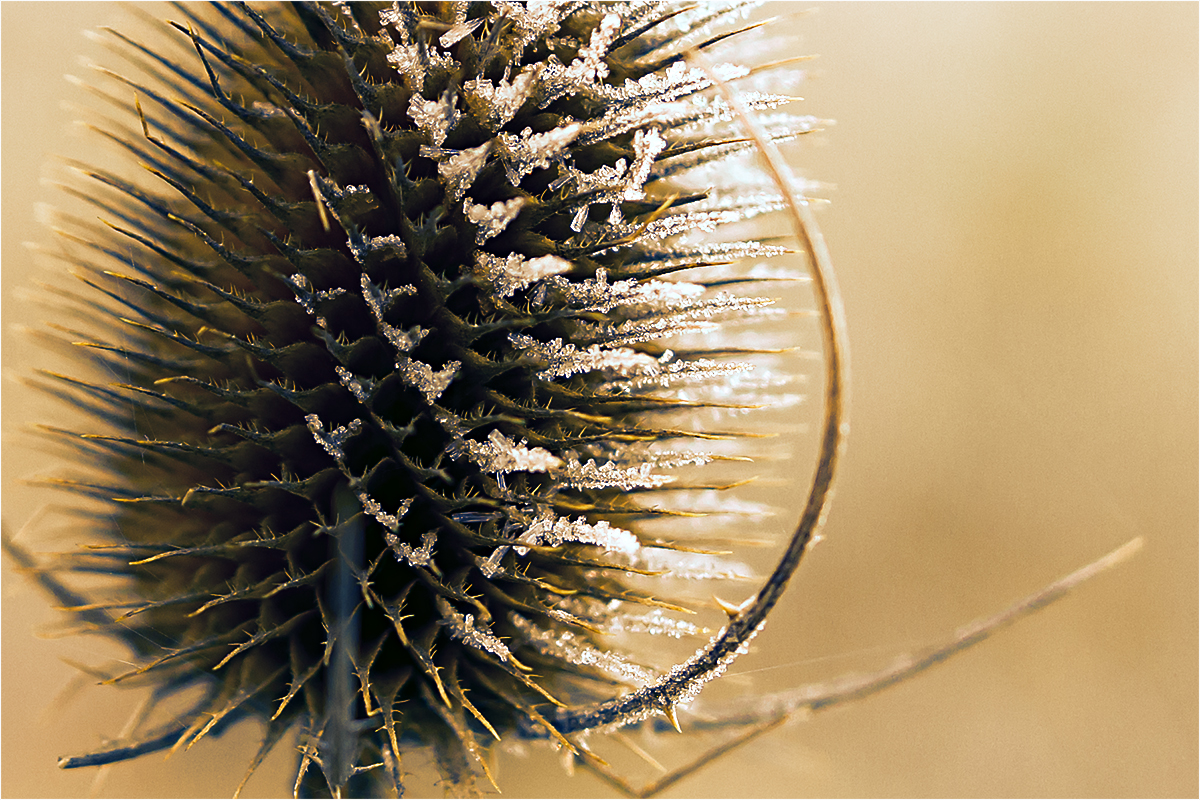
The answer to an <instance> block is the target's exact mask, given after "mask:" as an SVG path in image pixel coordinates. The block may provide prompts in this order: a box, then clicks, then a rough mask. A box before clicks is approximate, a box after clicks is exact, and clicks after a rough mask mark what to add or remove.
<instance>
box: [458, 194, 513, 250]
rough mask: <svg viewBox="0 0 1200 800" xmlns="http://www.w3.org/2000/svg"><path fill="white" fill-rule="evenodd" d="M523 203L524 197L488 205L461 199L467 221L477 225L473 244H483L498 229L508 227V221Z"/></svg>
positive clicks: (496, 232)
mask: <svg viewBox="0 0 1200 800" xmlns="http://www.w3.org/2000/svg"><path fill="white" fill-rule="evenodd" d="M524 205H525V198H524V197H514V198H512V199H511V200H500V201H497V202H495V203H492V204H491V205H490V206H485V205H482V204H476V203H474V202H472V201H471V198H469V197H468V198H467V199H465V200H464V201H463V213H464V214H466V215H467V221H469V222H471V223H474V224H475V225H478V226H479V227H478V228H477V229H476V231H475V244H483V243H484V242H486V241H487V240H488V239H491V238H492V237H493V236H495V235H496V234H498V233H500V231H502V230H504V229H505V228H507V227H508V223H510V222H512V221H513V220H514V219H516V218H517V214H519V213H521V208H522V207H523V206H524Z"/></svg>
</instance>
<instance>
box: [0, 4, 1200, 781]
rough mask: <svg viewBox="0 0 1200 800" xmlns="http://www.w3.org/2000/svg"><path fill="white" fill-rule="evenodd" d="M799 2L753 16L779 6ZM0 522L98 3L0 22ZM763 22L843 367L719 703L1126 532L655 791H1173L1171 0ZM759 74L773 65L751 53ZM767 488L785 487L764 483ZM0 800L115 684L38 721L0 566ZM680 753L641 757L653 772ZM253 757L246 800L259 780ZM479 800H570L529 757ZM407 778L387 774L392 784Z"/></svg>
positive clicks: (1178, 718)
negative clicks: (811, 205) (836, 705)
mask: <svg viewBox="0 0 1200 800" xmlns="http://www.w3.org/2000/svg"><path fill="white" fill-rule="evenodd" d="M806 7H807V4H788V5H786V6H781V5H780V4H776V6H775V7H773V8H772V9H771V10H772V11H774V12H776V13H782V14H785V15H792V14H795V13H796V12H799V11H801V10H802V9H804V8H806ZM0 13H2V35H3V69H2V74H3V206H4V208H3V212H4V220H3V234H4V235H3V271H2V278H3V302H4V306H3V324H4V340H3V347H4V350H3V368H4V373H5V374H4V386H3V391H4V394H3V401H4V406H3V410H4V417H3V423H4V436H5V438H4V440H3V458H4V463H3V482H4V483H3V490H4V495H3V499H4V519H5V522H6V524H7V525H9V526H10V527H12V528H14V529H15V528H19V527H20V526H21V525H22V524H24V522H25V521H26V520H28V519H29V517H30V516H31V515H32V513H33V511H34V509H35V508H37V506H38V505H40V504H41V503H42V502H44V500H45V496H44V495H39V494H37V493H35V492H33V491H31V490H29V489H26V488H21V486H20V485H19V484H18V483H17V482H16V481H17V479H18V478H19V477H20V476H22V475H26V474H28V473H29V472H31V471H35V470H38V469H45V468H46V466H47V461H46V459H45V458H44V457H43V456H42V455H41V454H40V453H39V452H37V446H36V444H35V445H33V446H30V444H29V441H30V440H28V439H23V438H21V437H18V436H15V435H14V434H15V432H16V431H18V430H19V428H20V426H21V425H22V424H25V423H28V422H30V421H37V420H44V419H45V418H46V416H47V414H51V415H53V414H56V413H58V412H57V411H56V410H49V409H48V407H47V406H46V404H45V403H44V402H43V401H42V400H40V399H39V398H38V397H37V396H36V395H34V394H31V393H29V392H27V391H26V390H25V389H23V388H21V387H20V386H18V385H17V384H16V383H15V380H14V377H19V376H20V375H22V374H23V373H24V372H25V371H26V370H27V369H28V368H29V366H30V365H31V364H34V363H43V362H44V361H45V360H46V358H45V357H44V356H42V355H40V354H39V355H35V354H32V353H29V352H23V351H22V348H23V347H24V345H23V344H22V343H21V341H20V340H19V339H18V338H17V337H16V336H14V335H13V330H12V326H13V325H14V324H32V323H33V322H34V321H35V320H36V315H37V313H38V311H37V309H36V308H33V307H32V306H30V305H29V304H28V303H27V302H25V301H23V300H22V299H20V297H19V296H18V295H17V294H16V292H17V290H18V289H19V288H20V287H21V286H23V285H25V284H26V281H27V280H28V276H29V275H30V273H31V269H30V264H31V260H30V259H29V258H28V256H27V255H25V253H24V251H23V250H22V248H21V246H20V243H21V242H22V241H23V240H26V239H41V240H43V241H44V240H45V239H46V236H45V234H44V233H43V232H42V231H41V230H40V229H39V228H37V227H36V225H35V223H34V217H33V204H34V203H35V202H37V201H54V202H58V200H57V198H56V195H55V194H54V192H53V191H52V190H51V189H49V188H47V187H43V186H39V184H38V177H39V175H40V174H42V173H41V170H42V169H43V167H42V165H43V163H44V161H45V159H46V157H47V156H48V155H49V154H51V153H67V154H71V155H75V156H80V155H82V156H84V157H87V156H88V155H89V150H90V145H88V144H87V140H86V139H79V138H78V137H73V136H72V134H71V131H70V126H69V122H70V120H71V119H72V118H73V116H72V113H69V112H66V111H63V110H62V109H60V107H59V104H60V102H61V100H62V99H63V98H64V97H70V98H77V97H79V95H78V93H77V92H76V90H74V89H71V88H70V87H69V86H68V85H67V84H66V83H65V82H63V81H62V80H61V78H60V76H61V75H62V73H63V72H65V71H71V72H79V71H80V70H79V69H78V68H77V67H76V66H75V63H74V59H75V58H76V56H77V55H78V54H80V53H85V52H96V46H95V45H93V44H91V43H89V42H87V41H86V40H85V39H84V38H83V37H82V36H81V35H79V33H78V31H79V30H80V29H82V28H85V27H94V26H96V25H99V24H106V23H110V22H114V21H117V20H120V19H121V18H122V15H121V12H118V11H114V10H113V9H112V8H111V7H108V6H106V5H103V4H87V5H77V4H68V3H62V4H44V5H43V4H33V5H31V4H13V3H5V4H4V5H3V8H2V9H0ZM782 24H784V25H787V26H788V28H789V29H790V30H795V31H796V32H797V33H798V34H799V36H800V39H801V43H800V44H799V45H798V48H799V49H798V50H797V52H808V53H818V54H820V55H821V58H820V60H819V61H817V62H816V64H815V66H814V72H815V75H814V77H813V78H812V79H811V80H810V82H809V83H808V84H807V86H806V87H805V91H804V92H803V94H804V95H805V97H806V103H805V106H804V107H805V109H806V111H808V112H810V113H814V114H817V115H819V116H822V117H832V118H835V119H836V120H837V126H836V127H835V128H832V129H830V130H829V131H828V132H827V133H825V134H823V135H822V136H821V138H820V140H819V141H815V142H814V141H812V140H809V141H808V142H806V143H805V144H804V145H803V146H802V147H800V148H798V149H796V150H794V151H792V152H793V155H794V160H795V163H796V164H797V166H798V167H800V168H802V169H803V170H804V171H805V172H806V174H808V175H809V176H811V177H815V178H819V179H822V180H826V181H829V182H831V183H835V184H837V187H838V188H837V190H836V191H835V192H832V193H831V197H832V199H833V200H834V202H833V205H832V206H831V207H830V208H828V209H826V210H824V211H823V212H822V215H821V219H822V221H823V225H824V228H825V233H826V236H827V237H828V239H829V241H830V244H831V248H832V250H833V254H834V258H835V261H836V263H837V267H838V273H839V276H840V280H841V283H842V288H843V291H844V294H845V300H846V310H847V315H848V317H849V321H850V326H851V327H850V336H851V342H852V347H853V368H854V374H853V381H854V382H853V416H852V435H851V440H850V448H849V451H848V454H847V457H846V460H845V466H844V472H843V474H842V477H841V481H840V483H839V486H838V495H837V499H836V504H835V507H834V511H833V513H832V515H831V516H830V520H829V525H828V528H827V530H826V537H827V541H826V542H825V543H823V544H822V545H821V546H820V547H819V548H818V549H817V550H816V551H815V552H814V554H813V555H812V557H811V558H810V560H809V561H808V562H807V563H806V564H805V565H803V566H802V568H801V570H800V573H799V575H798V577H797V580H796V583H795V585H794V586H793V588H792V589H791V590H790V592H789V594H788V596H787V597H786V599H785V602H784V604H783V606H782V607H781V608H780V609H779V610H778V611H777V613H776V615H775V617H774V619H773V621H772V624H771V625H769V626H768V628H767V630H766V632H765V633H764V634H763V635H762V637H761V638H760V639H759V641H758V644H757V648H756V652H755V653H754V654H752V655H751V656H749V657H747V658H746V659H745V660H744V661H743V662H739V664H738V665H737V666H735V668H734V669H733V672H735V673H736V672H749V671H751V670H757V671H756V672H754V673H753V675H752V676H747V677H746V678H743V679H738V680H739V681H740V682H735V681H730V682H729V683H728V685H727V687H726V689H725V691H727V692H729V691H731V692H737V691H767V690H772V689H783V688H788V687H795V686H798V685H801V684H803V683H805V682H808V681H812V680H819V679H822V678H826V677H829V676H831V675H834V674H837V673H839V672H842V671H846V670H855V671H860V670H869V669H871V668H873V667H876V666H879V665H881V664H882V663H884V662H885V661H886V660H887V657H888V656H889V655H891V654H893V653H896V652H899V651H902V650H905V649H908V648H912V647H917V646H921V645H924V644H928V643H931V642H933V641H935V640H937V639H939V638H940V637H941V636H942V635H943V634H945V633H946V632H948V631H949V630H951V629H952V628H953V627H954V626H955V625H957V624H959V623H962V622H964V621H966V620H968V619H971V618H974V617H976V616H979V615H981V614H984V613H987V612H990V611H993V610H996V609H998V608H1000V607H1001V606H1003V605H1004V604H1005V603H1007V602H1008V601H1010V600H1012V599H1014V598H1016V597H1017V596H1019V595H1021V594H1024V593H1025V592H1028V591H1031V590H1032V589H1034V588H1036V587H1038V586H1039V585H1041V584H1043V583H1045V582H1047V581H1049V580H1051V579H1052V578H1054V577H1056V576H1058V575H1060V574H1062V573H1065V572H1067V571H1069V570H1071V569H1072V568H1074V567H1076V566H1078V565H1080V564H1082V563H1084V562H1086V561H1088V560H1090V559H1092V558H1094V557H1096V556H1098V555H1100V554H1101V553H1103V552H1105V551H1107V550H1108V549H1110V548H1112V547H1114V546H1116V545H1118V544H1120V543H1121V542H1123V541H1125V540H1127V539H1129V538H1131V537H1133V536H1136V535H1143V536H1145V537H1146V539H1147V547H1146V550H1145V551H1144V553H1143V554H1142V555H1141V556H1140V557H1139V558H1138V559H1137V560H1136V561H1134V562H1133V563H1130V564H1128V565H1127V566H1125V567H1123V568H1122V569H1121V570H1120V571H1118V572H1116V573H1113V574H1109V575H1107V576H1104V577H1102V578H1101V579H1099V580H1098V581H1096V582H1095V583H1094V584H1092V585H1089V586H1087V587H1085V588H1084V589H1082V590H1081V591H1080V592H1079V593H1078V594H1077V595H1075V596H1074V597H1072V598H1070V599H1068V600H1066V601H1064V602H1062V603H1060V604H1058V605H1056V606H1054V607H1053V608H1051V609H1050V610H1048V611H1046V612H1044V613H1043V614H1041V615H1040V616H1038V617H1037V618H1035V619H1033V620H1031V621H1027V622H1025V623H1023V624H1022V625H1020V626H1019V627H1018V628H1016V629H1014V630H1011V631H1009V632H1007V633H1005V634H1003V635H1002V636H1000V637H999V638H997V639H995V640H993V641H991V642H988V643H986V644H984V645H983V646H981V647H979V648H977V649H976V650H974V651H972V652H970V653H968V654H966V655H964V656H962V657H960V658H958V659H956V660H954V661H952V662H951V663H949V664H947V665H945V666H943V667H940V668H938V669H937V670H935V671H934V672H931V673H929V674H927V675H925V676H923V677H921V678H919V679H918V680H916V681H914V682H912V683H910V684H908V685H905V686H902V687H900V688H897V689H894V690H891V691H890V692H888V693H886V694H884V695H881V696H879V697H876V698H873V699H870V700H868V701H864V702H862V703H861V704H859V705H857V706H853V707H848V708H844V709H841V710H838V711H835V712H831V713H829V714H827V715H821V716H818V717H815V718H813V719H812V720H809V721H806V722H802V723H799V724H797V725H795V726H792V727H790V728H788V729H786V730H783V731H778V732H776V733H774V734H772V735H770V736H768V737H766V738H765V739H763V740H760V741H759V742H757V743H755V744H754V745H753V746H751V747H750V748H748V749H746V750H744V751H742V752H739V753H737V754H736V755H734V756H732V757H730V758H728V759H727V760H725V761H722V762H719V763H718V764H716V765H714V766H711V767H710V768H708V769H706V770H704V771H701V772H699V773H697V774H696V775H694V776H693V778H692V779H691V780H690V781H689V782H686V783H684V784H682V785H680V786H679V787H677V790H676V793H677V794H679V795H751V796H753V795H760V796H787V795H814V796H834V795H836V796H852V795H867V796H870V795H901V796H903V795H921V796H925V795H935V796H939V795H940V796H961V795H965V796H975V795H1012V796H1025V795H1099V796H1123V795H1138V796H1146V795H1182V796H1195V795H1196V793H1197V791H1198V787H1197V771H1196V765H1197V744H1196V737H1197V691H1196V689H1197V617H1196V612H1197V480H1198V478H1197V436H1198V432H1197V402H1196V397H1197V308H1196V307H1197V215H1198V210H1197V158H1196V156H1197V135H1198V134H1197V66H1196V65H1197V6H1196V5H1195V4H1169V5H1160V4H1142V3H1138V4H1104V5H1091V4H1074V3H1072V4H1064V5H1042V4H1019V5H1008V4H970V5H959V4H936V5H908V4H898V3H897V4H886V5H876V4H852V5H843V4H836V3H829V4H825V5H823V6H822V7H821V8H820V10H819V12H818V13H815V14H809V15H803V16H790V17H789V18H788V19H786V20H785V21H784V22H783V23H782ZM780 55H781V56H782V55H785V54H783V53H781V54H780ZM795 480H796V482H797V483H800V482H801V476H799V475H797V476H795ZM3 591H4V594H3V605H2V612H3V633H4V654H3V704H4V705H3V761H2V767H3V783H2V787H0V788H2V791H3V794H5V795H6V796H18V795H30V796H70V795H74V796H78V795H84V794H86V793H87V792H88V791H89V787H90V785H91V782H92V780H93V777H94V773H79V772H76V773H64V772H61V771H59V770H57V769H56V768H55V766H54V760H55V758H56V757H57V756H58V755H62V754H66V753H76V752H81V751H84V750H86V749H88V748H89V747H92V746H94V745H96V744H97V743H99V741H100V737H101V736H102V735H105V734H109V735H112V734H116V733H118V732H119V730H120V727H121V726H122V725H123V724H124V720H125V718H126V716H127V714H128V704H129V702H130V700H129V698H127V697H126V696H124V695H122V694H121V693H119V692H114V691H108V690H90V689H89V690H87V691H84V692H82V693H80V694H78V695H75V696H72V697H70V698H68V699H67V700H65V701H63V702H62V703H61V704H60V706H61V707H59V708H54V706H55V704H56V701H55V699H54V698H55V697H56V692H58V691H59V690H60V689H61V688H62V687H64V686H65V685H66V684H67V682H68V681H69V679H70V676H71V675H72V670H71V668H70V667H68V666H66V665H64V664H62V663H61V662H60V661H59V660H58V659H60V658H64V657H65V658H70V659H76V660H82V661H88V660H94V659H96V658H98V657H100V656H102V655H103V652H104V651H103V648H102V646H101V645H99V644H98V643H93V642H88V641H79V640H67V641H44V640H38V639H34V638H33V634H34V631H35V630H37V629H39V628H42V627H44V626H45V625H46V624H47V623H48V622H49V621H50V620H51V619H52V618H53V615H52V613H51V612H50V611H49V610H48V608H47V604H46V603H45V601H43V600H42V599H41V598H40V597H39V596H38V595H37V594H36V593H35V592H34V591H33V590H32V589H30V588H29V587H28V586H27V584H25V583H23V582H21V581H20V580H19V579H14V578H13V576H12V574H11V572H10V571H9V570H8V569H7V567H6V568H5V572H4V585H3ZM254 740H255V732H254V731H253V730H245V731H239V732H235V734H233V735H231V736H227V737H225V738H224V739H222V740H216V741H211V740H210V741H207V742H204V743H202V744H201V745H198V746H197V747H196V748H195V749H194V750H193V751H192V752H190V753H186V754H179V755H176V756H175V757H173V758H172V759H170V760H168V761H164V760H163V759H162V757H161V756H151V757H148V758H146V759H143V760H142V762H139V763H138V764H137V765H135V766H132V767H130V766H121V767H117V768H115V769H113V770H111V771H110V774H109V775H108V776H107V782H106V783H105V784H104V785H103V786H102V788H101V790H100V791H101V793H102V794H104V795H112V796H135V795H142V796H157V795H168V796H170V795H174V796H187V795H215V796H226V795H228V794H229V793H230V792H232V790H233V788H234V786H235V785H236V784H237V781H238V780H239V779H240V776H241V774H242V770H243V765H244V763H245V762H246V761H247V760H248V758H249V756H250V754H251V748H252V746H253V742H254ZM694 747H696V744H695V743H694V742H692V741H690V740H684V739H678V740H671V739H667V740H664V741H663V742H660V743H659V747H658V749H657V750H656V752H660V753H663V752H665V753H666V757H668V758H671V759H674V760H675V761H676V762H678V761H680V760H682V759H684V758H685V757H686V753H687V751H688V750H689V748H694ZM289 767H290V756H289V755H288V754H286V753H283V752H281V753H278V754H276V756H275V757H274V758H273V759H272V761H271V763H270V764H268V766H267V767H265V768H264V770H263V772H262V774H260V775H259V776H257V777H256V778H255V780H254V781H253V782H252V783H251V784H250V787H249V792H250V794H259V795H262V794H278V793H281V792H282V791H285V787H284V785H283V783H282V781H283V778H282V777H281V776H282V774H283V773H284V772H286V770H287V769H288V768H289ZM500 779H501V786H502V787H503V788H504V789H505V793H506V794H507V795H509V796H521V795H546V796H557V795H561V794H580V795H603V794H607V793H609V790H608V789H607V788H606V787H604V786H602V785H601V784H599V783H597V782H596V781H595V780H594V779H592V778H590V777H588V776H586V775H585V776H577V777H576V778H574V779H573V780H569V779H567V778H565V777H563V775H562V773H561V770H560V769H559V768H558V766H557V764H556V762H555V760H554V759H552V758H550V757H549V756H545V755H541V756H534V757H533V758H532V760H529V761H523V762H522V761H511V760H510V761H507V762H506V763H504V764H503V765H502V769H501V775H500ZM429 791H434V787H431V786H428V785H420V786H415V787H414V794H421V793H424V792H429Z"/></svg>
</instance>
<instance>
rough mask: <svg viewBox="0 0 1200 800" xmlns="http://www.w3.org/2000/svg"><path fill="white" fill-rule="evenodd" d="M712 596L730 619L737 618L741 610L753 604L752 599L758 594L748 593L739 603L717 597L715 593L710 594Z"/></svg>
mask: <svg viewBox="0 0 1200 800" xmlns="http://www.w3.org/2000/svg"><path fill="white" fill-rule="evenodd" d="M712 598H713V600H715V601H716V602H717V605H718V606H720V607H721V610H722V611H724V612H725V615H726V616H728V617H729V618H730V619H737V618H738V616H739V615H740V614H741V613H742V612H743V611H745V610H746V609H748V608H750V606H752V605H754V601H755V600H756V599H757V598H758V595H757V594H752V595H750V596H749V597H747V598H746V599H745V600H743V601H742V603H741V605H734V604H733V603H731V602H729V601H728V600H723V599H721V598H720V597H717V596H716V595H715V594H714V595H713V596H712Z"/></svg>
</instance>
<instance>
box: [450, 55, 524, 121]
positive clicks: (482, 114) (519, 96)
mask: <svg viewBox="0 0 1200 800" xmlns="http://www.w3.org/2000/svg"><path fill="white" fill-rule="evenodd" d="M540 71H541V68H540V67H539V66H538V65H536V64H530V65H529V66H527V67H525V68H524V69H522V70H521V71H520V72H519V73H517V77H515V78H513V79H512V81H511V82H509V81H508V80H507V79H501V81H500V83H499V84H498V85H497V84H494V83H492V82H491V81H490V80H488V79H487V78H476V79H475V80H472V81H467V82H466V83H465V84H463V90H464V92H465V94H466V98H467V103H468V104H469V105H470V106H471V110H472V111H474V112H475V116H476V117H477V118H479V119H481V120H482V121H484V122H485V123H486V124H487V125H488V126H489V127H490V128H491V130H493V131H498V130H500V128H502V127H504V125H505V124H506V123H507V122H508V121H509V120H510V119H512V118H513V115H514V114H516V113H517V110H518V109H520V108H521V106H522V105H524V104H525V100H526V99H527V98H528V97H529V93H530V91H531V90H532V89H533V86H534V82H535V81H536V80H537V76H538V73H539V72H540Z"/></svg>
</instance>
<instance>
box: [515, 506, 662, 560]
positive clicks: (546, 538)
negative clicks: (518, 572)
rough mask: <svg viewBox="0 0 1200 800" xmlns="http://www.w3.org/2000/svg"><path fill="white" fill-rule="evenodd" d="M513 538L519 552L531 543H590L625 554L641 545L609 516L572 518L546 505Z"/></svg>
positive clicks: (552, 544)
mask: <svg viewBox="0 0 1200 800" xmlns="http://www.w3.org/2000/svg"><path fill="white" fill-rule="evenodd" d="M516 541H517V542H519V544H518V545H515V546H514V547H513V550H514V551H516V552H517V553H518V554H519V555H525V554H526V553H527V552H529V547H530V546H536V545H547V546H550V547H558V546H560V545H562V544H563V543H565V542H576V543H579V544H591V545H596V546H597V547H602V548H604V550H605V551H608V552H616V553H626V554H628V553H634V552H636V551H637V550H638V549H639V548H640V547H641V545H640V544H639V542H638V539H637V537H636V536H634V535H633V534H632V533H630V532H629V531H627V530H624V529H622V528H617V527H614V526H613V525H611V524H609V522H608V520H600V521H599V522H597V523H595V524H590V523H588V522H585V521H584V518H583V517H577V518H576V519H573V520H572V519H568V518H566V517H559V516H556V515H555V514H554V513H553V512H552V511H550V510H548V509H544V510H543V511H542V513H541V515H540V516H539V517H538V518H537V519H535V520H534V521H533V522H531V523H530V524H529V527H528V528H526V529H525V531H524V532H523V533H522V534H521V535H520V536H518V537H517V539H516Z"/></svg>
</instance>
